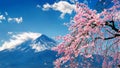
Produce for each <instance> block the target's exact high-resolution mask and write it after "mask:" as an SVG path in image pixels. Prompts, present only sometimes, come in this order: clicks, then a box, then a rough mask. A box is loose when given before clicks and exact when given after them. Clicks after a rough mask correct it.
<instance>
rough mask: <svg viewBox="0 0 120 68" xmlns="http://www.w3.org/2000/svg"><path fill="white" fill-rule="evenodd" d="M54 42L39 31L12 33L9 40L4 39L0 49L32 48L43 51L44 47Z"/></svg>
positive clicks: (23, 49) (51, 45) (27, 49)
mask: <svg viewBox="0 0 120 68" xmlns="http://www.w3.org/2000/svg"><path fill="white" fill-rule="evenodd" d="M55 45H56V42H55V41H54V40H53V39H51V38H49V37H47V36H46V35H44V34H40V33H31V32H28V33H21V34H17V35H12V37H11V39H10V40H9V41H5V42H4V43H3V45H2V46H1V47H0V51H2V50H10V51H13V50H20V51H29V50H32V51H33V50H34V51H35V52H39V51H43V50H45V49H50V48H51V47H53V46H55Z"/></svg>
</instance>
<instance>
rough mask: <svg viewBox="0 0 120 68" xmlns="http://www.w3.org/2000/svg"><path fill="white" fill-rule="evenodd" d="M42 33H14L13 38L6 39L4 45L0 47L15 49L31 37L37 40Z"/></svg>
mask: <svg viewBox="0 0 120 68" xmlns="http://www.w3.org/2000/svg"><path fill="white" fill-rule="evenodd" d="M40 35H41V34H40V33H33V32H23V33H20V34H17V35H12V37H11V39H10V40H9V41H5V42H4V43H3V45H2V46H1V47H0V51H2V50H4V49H9V50H10V49H13V48H15V47H16V46H18V45H19V44H21V43H23V42H25V41H27V40H29V39H31V40H35V39H36V38H38V37H39V36H40Z"/></svg>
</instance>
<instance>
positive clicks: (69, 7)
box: [43, 1, 75, 18]
mask: <svg viewBox="0 0 120 68" xmlns="http://www.w3.org/2000/svg"><path fill="white" fill-rule="evenodd" d="M50 8H52V9H53V10H55V11H59V12H61V13H62V14H61V15H60V17H61V18H64V15H65V14H71V13H72V11H73V10H74V9H75V5H74V4H70V3H68V2H66V1H59V2H57V3H54V4H52V5H50V4H48V3H47V4H44V5H43V10H48V9H50Z"/></svg>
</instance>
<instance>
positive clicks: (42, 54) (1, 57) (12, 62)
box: [0, 35, 57, 68]
mask: <svg viewBox="0 0 120 68" xmlns="http://www.w3.org/2000/svg"><path fill="white" fill-rule="evenodd" d="M56 44H57V43H56V41H54V40H53V39H51V38H49V37H47V36H46V35H40V36H39V37H38V38H36V39H35V40H31V39H30V40H27V41H25V42H23V43H21V44H19V45H17V46H16V47H15V48H12V49H10V50H9V49H5V50H2V51H0V68H48V67H49V68H53V61H54V60H55V59H56V52H54V51H51V50H50V49H51V48H52V47H54V46H56Z"/></svg>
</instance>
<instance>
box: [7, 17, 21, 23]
mask: <svg viewBox="0 0 120 68" xmlns="http://www.w3.org/2000/svg"><path fill="white" fill-rule="evenodd" d="M11 21H14V22H16V23H18V24H19V23H22V22H23V18H22V17H20V18H11V17H10V18H8V22H11Z"/></svg>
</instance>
